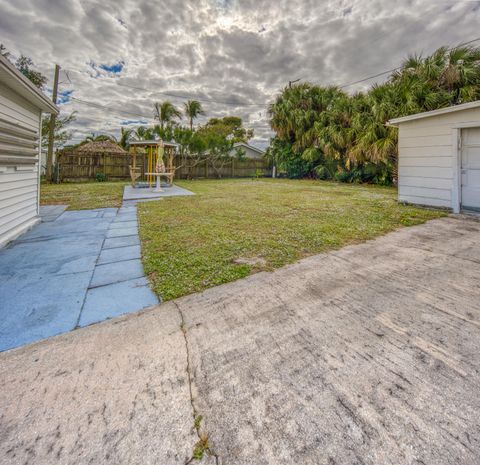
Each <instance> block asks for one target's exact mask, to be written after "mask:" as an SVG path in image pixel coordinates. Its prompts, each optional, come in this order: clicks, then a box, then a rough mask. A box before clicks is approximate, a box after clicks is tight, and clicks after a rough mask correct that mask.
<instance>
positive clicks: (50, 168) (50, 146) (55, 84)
mask: <svg viewBox="0 0 480 465" xmlns="http://www.w3.org/2000/svg"><path fill="white" fill-rule="evenodd" d="M59 73H60V66H58V65H55V77H54V78H53V93H52V100H53V104H54V105H56V104H57V93H58V75H59ZM56 119H57V117H56V115H54V114H53V113H52V114H51V115H50V131H49V133H48V152H47V171H46V177H47V181H48V182H52V180H53V140H54V137H55V121H56Z"/></svg>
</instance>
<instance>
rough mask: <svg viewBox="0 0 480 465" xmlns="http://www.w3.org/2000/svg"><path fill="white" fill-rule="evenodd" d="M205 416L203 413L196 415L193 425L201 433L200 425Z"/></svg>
mask: <svg viewBox="0 0 480 465" xmlns="http://www.w3.org/2000/svg"><path fill="white" fill-rule="evenodd" d="M202 420H203V417H202V415H195V420H194V422H193V427H194V428H195V431H196V432H197V433H200V425H201V423H202Z"/></svg>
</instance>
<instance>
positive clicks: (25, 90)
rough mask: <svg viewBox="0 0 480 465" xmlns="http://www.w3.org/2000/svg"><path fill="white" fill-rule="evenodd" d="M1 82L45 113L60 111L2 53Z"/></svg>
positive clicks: (0, 65) (0, 61) (0, 62)
mask: <svg viewBox="0 0 480 465" xmlns="http://www.w3.org/2000/svg"><path fill="white" fill-rule="evenodd" d="M0 82H2V83H3V84H5V85H6V86H7V87H9V88H10V89H12V90H13V91H14V92H16V93H17V94H19V95H21V96H22V97H23V98H24V99H25V100H27V101H28V102H30V103H31V104H33V105H35V106H36V107H37V108H39V109H40V110H42V111H43V112H45V113H54V114H57V113H58V111H59V110H58V107H57V106H56V105H54V104H53V102H52V101H51V100H50V99H49V98H48V97H47V96H46V95H45V94H44V93H43V92H42V91H41V90H40V89H38V87H36V86H35V85H34V84H33V83H32V82H31V81H30V79H27V78H26V77H25V76H24V75H23V74H22V73H21V72H20V71H18V69H17V68H15V66H13V65H12V63H10V61H9V60H8V59H7V58H6V57H4V56H3V55H1V54H0Z"/></svg>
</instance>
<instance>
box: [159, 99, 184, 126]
mask: <svg viewBox="0 0 480 465" xmlns="http://www.w3.org/2000/svg"><path fill="white" fill-rule="evenodd" d="M154 117H155V118H156V119H158V121H160V128H161V129H162V130H163V129H164V128H165V126H166V125H167V126H168V125H170V124H172V123H173V121H174V120H175V119H178V118H181V117H182V113H181V112H180V110H179V109H178V108H177V107H176V106H175V105H173V103H171V102H169V101H168V100H166V101H165V102H162V103H155V105H154Z"/></svg>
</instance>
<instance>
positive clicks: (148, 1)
mask: <svg viewBox="0 0 480 465" xmlns="http://www.w3.org/2000/svg"><path fill="white" fill-rule="evenodd" d="M479 20H480V1H470V0H451V1H449V0H396V1H392V0H288V1H287V0H192V1H182V0H102V1H101V2H100V1H90V0H13V1H12V0H0V42H2V43H3V44H4V45H5V46H6V47H7V49H8V50H9V51H10V52H11V53H12V55H13V56H18V55H19V54H20V53H23V54H25V55H27V56H29V57H31V58H32V59H33V60H34V62H35V64H36V65H37V67H38V69H39V70H40V71H42V72H43V73H44V74H45V75H46V76H47V77H49V85H50V86H51V85H52V78H53V67H54V64H55V63H58V64H59V65H60V66H61V67H62V72H61V74H60V81H61V85H60V91H61V93H60V102H61V104H60V106H61V109H62V112H65V113H69V112H71V111H77V118H78V119H77V122H76V123H75V126H74V128H73V129H74V139H75V140H74V141H77V140H78V139H80V138H82V137H84V136H85V135H88V134H91V133H92V132H94V133H96V134H97V133H109V134H113V135H117V134H118V133H119V128H120V127H121V126H122V125H123V126H132V127H134V126H135V125H139V124H150V123H152V122H153V120H152V116H153V113H152V106H153V103H154V102H156V101H163V100H166V99H168V100H170V101H172V102H173V103H174V104H175V105H177V106H179V107H183V102H184V101H185V100H186V99H188V98H192V99H197V100H201V101H202V103H203V106H204V108H205V111H206V112H207V117H213V116H223V115H238V116H241V117H242V118H243V120H244V122H245V125H246V126H248V127H253V128H254V130H255V138H254V139H253V143H255V144H257V145H265V144H266V143H268V139H269V137H270V136H271V133H270V131H269V126H268V119H267V116H266V106H267V104H268V103H269V102H271V101H272V99H273V98H274V96H275V95H276V94H277V93H278V91H279V90H280V89H281V88H282V87H284V86H285V85H286V84H287V83H288V81H289V80H294V79H298V78H301V79H302V80H304V81H311V82H315V83H320V84H323V85H328V84H338V85H343V84H348V83H351V82H353V81H356V80H359V79H362V78H364V77H367V76H371V75H373V74H376V73H379V72H381V71H384V70H387V69H390V68H394V67H396V66H398V65H399V64H400V63H401V61H402V60H403V58H405V57H406V56H407V55H408V54H411V53H415V52H417V53H424V54H428V53H430V52H432V51H433V50H434V49H436V48H437V47H439V46H441V45H454V44H458V43H462V42H465V41H469V40H472V39H475V38H477V37H479V36H480V29H479V28H478V25H479V24H480V22H479ZM478 44H480V42H478ZM67 74H68V75H67ZM379 79H382V78H379ZM372 82H375V80H371V81H368V82H367V83H362V84H357V85H353V86H349V87H347V88H346V89H347V90H349V91H353V90H359V89H361V88H362V87H363V86H365V85H369V84H371V83H372ZM77 99H78V100H77ZM85 102H88V103H85ZM203 121H204V119H203ZM201 122H202V120H199V123H201Z"/></svg>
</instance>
